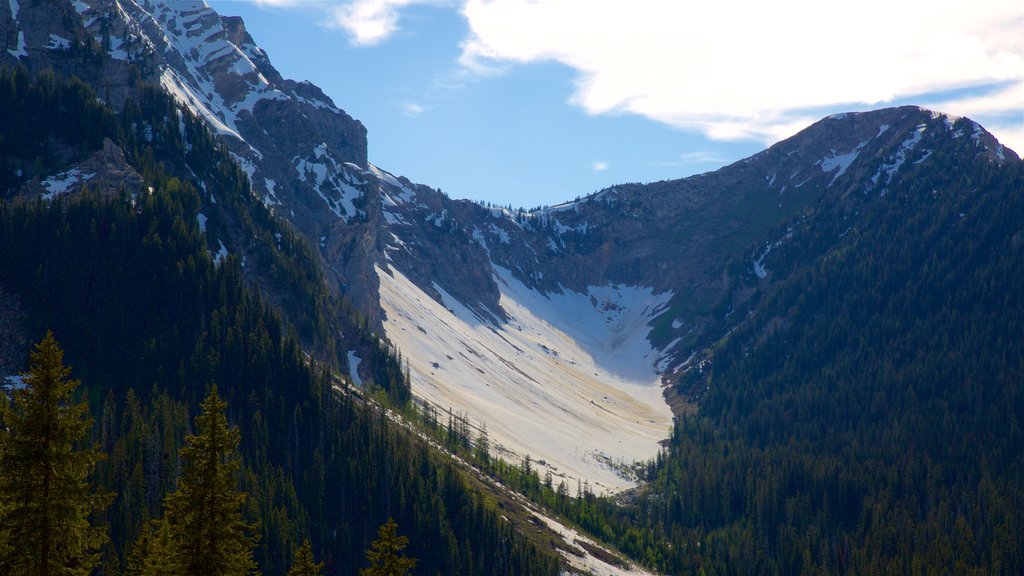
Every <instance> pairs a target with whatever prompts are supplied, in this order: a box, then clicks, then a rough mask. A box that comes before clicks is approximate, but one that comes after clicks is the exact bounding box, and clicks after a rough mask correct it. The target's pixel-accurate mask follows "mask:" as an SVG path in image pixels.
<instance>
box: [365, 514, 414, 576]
mask: <svg viewBox="0 0 1024 576" xmlns="http://www.w3.org/2000/svg"><path fill="white" fill-rule="evenodd" d="M397 532H398V524H396V523H395V521H394V519H393V518H388V521H387V522H385V523H384V524H383V525H381V527H380V529H379V530H378V531H377V539H376V540H374V541H373V543H372V544H371V545H370V549H369V550H367V551H366V559H367V560H369V561H370V567H369V568H364V569H363V570H362V571H361V572H360V575H361V576H406V574H408V573H409V572H410V571H411V570H412V569H413V568H415V567H416V561H417V560H416V558H406V557H405V556H402V555H400V554H399V553H400V552H401V551H402V550H405V547H406V546H408V545H409V538H408V537H407V536H399V535H398V533H397Z"/></svg>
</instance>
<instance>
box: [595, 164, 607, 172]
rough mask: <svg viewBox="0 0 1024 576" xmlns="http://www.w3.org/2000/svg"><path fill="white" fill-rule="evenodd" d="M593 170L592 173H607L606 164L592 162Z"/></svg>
mask: <svg viewBox="0 0 1024 576" xmlns="http://www.w3.org/2000/svg"><path fill="white" fill-rule="evenodd" d="M593 168H594V172H607V171H608V163H607V162H594V166H593Z"/></svg>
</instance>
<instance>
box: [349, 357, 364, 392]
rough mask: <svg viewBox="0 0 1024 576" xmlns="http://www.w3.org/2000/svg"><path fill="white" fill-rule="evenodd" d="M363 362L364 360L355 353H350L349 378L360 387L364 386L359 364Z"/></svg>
mask: <svg viewBox="0 0 1024 576" xmlns="http://www.w3.org/2000/svg"><path fill="white" fill-rule="evenodd" d="M362 361H363V359H362V358H360V357H359V356H356V353H355V352H354V351H352V350H349V351H348V377H349V378H350V379H351V380H352V383H353V384H355V385H356V386H359V387H362V385H363V379H362V378H360V377H359V363H360V362H362Z"/></svg>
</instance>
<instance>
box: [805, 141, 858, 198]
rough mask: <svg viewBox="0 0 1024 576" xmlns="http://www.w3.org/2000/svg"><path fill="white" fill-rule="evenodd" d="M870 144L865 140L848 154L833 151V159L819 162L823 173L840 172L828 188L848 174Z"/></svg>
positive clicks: (830, 181)
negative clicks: (862, 151) (848, 169)
mask: <svg viewBox="0 0 1024 576" xmlns="http://www.w3.org/2000/svg"><path fill="white" fill-rule="evenodd" d="M868 142H870V140H865V141H863V142H861V143H860V144H858V145H857V146H856V147H855V148H854V149H853V150H850V151H849V152H847V153H846V154H836V151H835V150H834V149H833V150H832V157H831V158H822V159H821V160H820V161H818V164H820V165H821V171H822V172H832V171H833V170H836V169H838V170H839V172H836V174H835V175H834V176H832V180H829V183H828V184H827V186H831V185H832V183H833V182H835V181H836V179H837V178H839V177H840V176H842V175H843V174H846V169H847V168H849V167H850V165H851V164H853V161H854V160H856V159H857V156H859V155H860V151H861V150H862V149H863V148H864V146H866V145H867V143H868ZM801 184H802V183H801ZM799 186H800V184H797V187H799Z"/></svg>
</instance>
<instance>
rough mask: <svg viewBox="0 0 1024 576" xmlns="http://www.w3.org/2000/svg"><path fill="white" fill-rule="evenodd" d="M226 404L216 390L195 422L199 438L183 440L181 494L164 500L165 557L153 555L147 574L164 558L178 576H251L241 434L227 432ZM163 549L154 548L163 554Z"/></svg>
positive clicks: (252, 542)
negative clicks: (242, 489) (240, 479)
mask: <svg viewBox="0 0 1024 576" xmlns="http://www.w3.org/2000/svg"><path fill="white" fill-rule="evenodd" d="M226 407H227V402H224V401H223V400H221V399H220V397H219V396H218V395H217V386H216V385H214V386H213V389H212V390H211V391H210V395H209V396H207V398H206V400H204V401H203V403H202V411H201V413H200V414H199V416H197V417H196V428H197V434H195V435H190V436H187V437H186V438H185V447H184V448H182V449H181V459H182V462H183V465H182V471H181V477H180V478H178V487H177V490H175V491H174V492H172V493H171V494H169V495H168V496H167V498H166V500H165V501H164V520H163V521H164V522H165V523H166V529H167V534H168V543H167V545H166V552H163V553H161V554H152V553H151V554H150V555H149V558H148V559H147V562H146V568H147V569H146V573H147V574H149V573H159V570H157V569H155V568H156V566H155V562H157V561H162V559H161V558H155V557H154V556H161V555H164V554H166V556H167V557H168V560H169V562H170V564H171V566H172V567H173V571H174V572H175V573H176V574H182V575H188V576H235V575H238V576H242V575H245V574H253V573H255V571H256V563H255V561H254V560H253V557H252V551H253V547H254V546H255V545H256V540H257V535H256V534H255V526H254V525H253V524H249V523H246V522H245V521H244V520H243V519H242V513H241V508H242V505H243V504H244V503H245V499H246V495H245V493H244V492H240V491H239V490H238V488H237V485H238V478H237V477H238V471H239V467H240V462H239V459H238V453H237V451H238V443H239V441H240V439H241V434H240V433H239V431H238V429H237V428H229V427H228V421H227V416H225V415H224V409H225V408H226ZM162 547H163V546H156V547H155V548H156V549H157V550H159V549H160V548H162Z"/></svg>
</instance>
